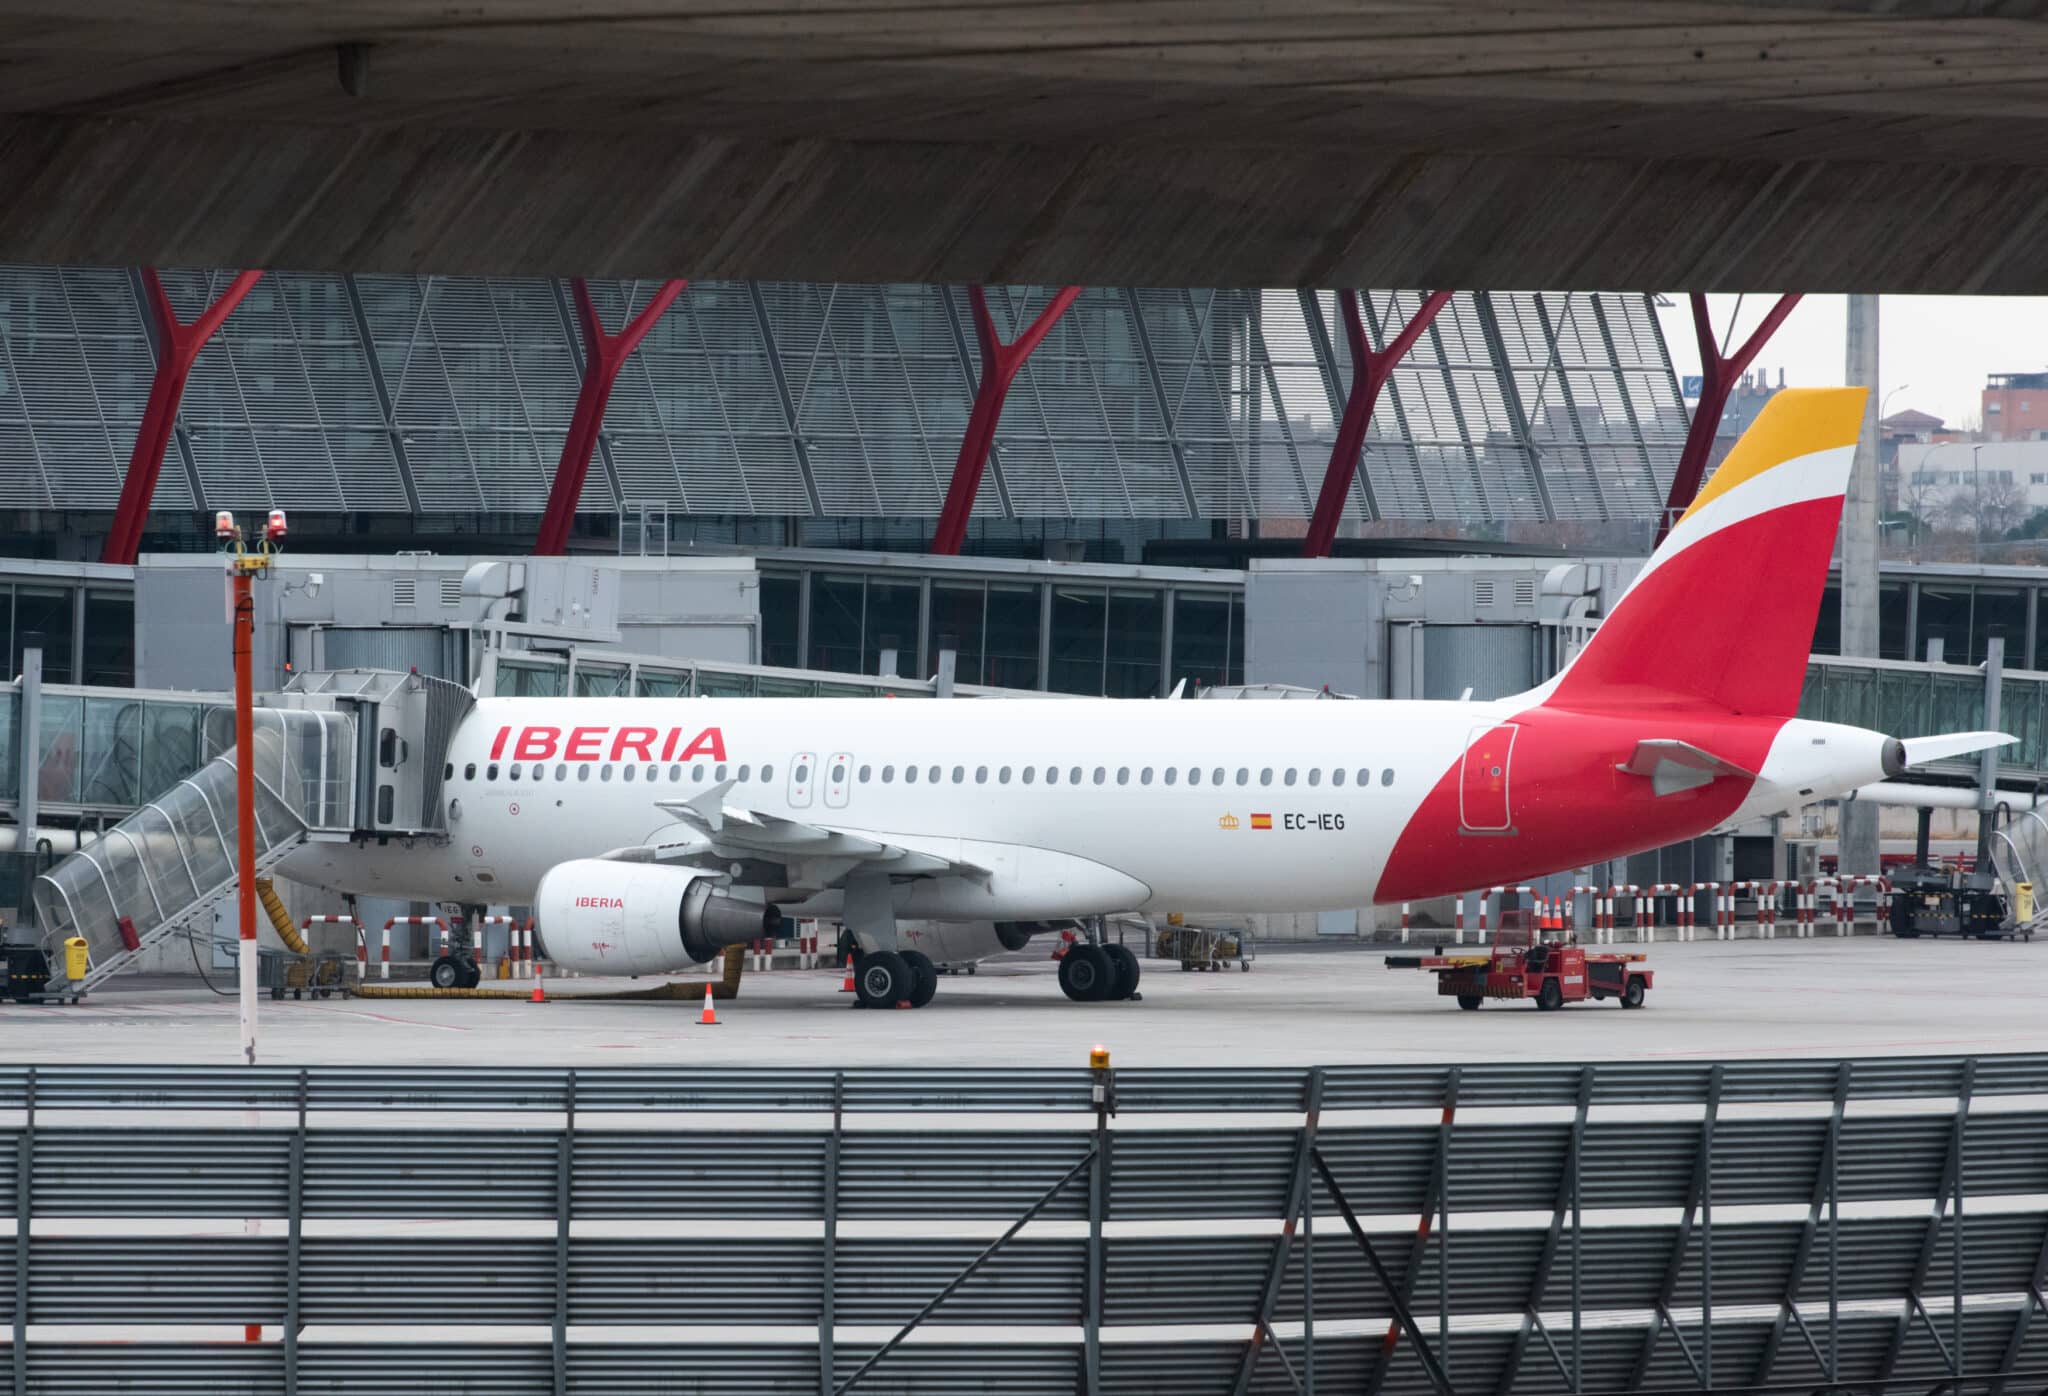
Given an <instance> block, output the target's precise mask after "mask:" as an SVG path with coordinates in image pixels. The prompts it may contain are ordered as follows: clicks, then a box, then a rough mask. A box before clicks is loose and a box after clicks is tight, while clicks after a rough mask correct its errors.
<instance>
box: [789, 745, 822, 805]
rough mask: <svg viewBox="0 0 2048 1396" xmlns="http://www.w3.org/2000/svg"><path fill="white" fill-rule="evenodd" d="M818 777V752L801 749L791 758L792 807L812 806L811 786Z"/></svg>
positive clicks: (790, 802) (790, 792)
mask: <svg viewBox="0 0 2048 1396" xmlns="http://www.w3.org/2000/svg"><path fill="white" fill-rule="evenodd" d="M817 778H818V753H817V752H815V751H800V752H798V753H797V754H796V755H794V756H792V757H790V758H789V806H790V808H791V809H809V808H810V807H811V786H812V785H813V784H814V783H815V782H816V780H817Z"/></svg>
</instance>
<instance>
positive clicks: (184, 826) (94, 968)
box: [34, 669, 475, 993]
mask: <svg viewBox="0 0 2048 1396" xmlns="http://www.w3.org/2000/svg"><path fill="white" fill-rule="evenodd" d="M259 702H260V703H261V704H262V706H259V707H258V708H257V710H256V712H255V714H254V719H255V721H254V732H253V746H254V752H253V755H254V761H255V769H254V771H253V772H252V775H253V777H254V784H255V800H256V810H255V816H256V817H255V827H256V872H257V874H258V876H261V875H262V874H264V873H265V872H267V871H269V870H270V869H271V868H274V867H275V866H276V865H277V864H278V863H280V862H282V861H283V860H284V859H285V857H286V856H287V855H289V854H290V853H291V852H292V850H294V849H296V848H298V847H300V846H301V845H303V844H305V843H308V842H321V841H326V842H349V841H352V840H357V839H366V838H377V837H389V836H392V835H403V836H409V837H446V833H445V829H444V827H443V815H442V810H443V808H444V806H443V802H442V799H441V780H442V769H443V766H444V763H445V762H446V759H447V752H448V747H449V742H450V739H451V738H452V736H453V734H454V732H455V729H456V727H457V726H458V725H459V724H460V722H461V721H462V718H463V716H464V715H465V714H466V713H467V712H468V711H469V709H470V708H471V707H472V706H473V705H474V702H475V699H474V697H473V695H472V694H471V693H470V691H469V690H468V689H466V688H464V687H462V686H461V685H459V684H452V683H447V682H444V681H443V680H440V679H433V678H428V677H426V676H424V675H420V674H399V673H390V672H387V671H382V670H362V669H358V670H346V671H339V672H333V673H314V674H307V675H302V676H301V677H300V678H299V679H297V680H294V682H293V685H292V687H291V688H289V689H287V690H286V691H285V692H283V693H280V694H275V695H268V696H266V697H265V698H263V699H261V700H259ZM203 754H204V755H205V756H206V757H207V758H208V760H207V761H206V764H205V765H203V766H202V767H200V769H199V770H197V771H195V772H194V773H193V774H192V775H190V776H188V777H187V778H185V779H184V780H181V781H179V782H178V783H177V784H176V785H175V786H173V787H171V789H169V790H167V791H165V792H164V793H163V794H161V795H159V796H157V797H156V798H155V799H153V800H151V801H149V802H148V803H146V804H144V805H142V806H141V807H140V808H139V809H137V810H136V811H135V813H133V814H131V815H130V816H129V817H128V818H126V819H124V820H122V821H121V822H120V823H119V824H117V825H115V826H114V827H113V828H111V829H109V830H108V831H107V832H106V834H105V835H104V836H103V837H101V838H100V839H97V840H95V841H94V842H93V843H91V844H89V845H87V846H86V847H84V848H81V849H80V850H79V851H78V852H77V853H75V854H73V855H72V856H71V857H69V858H66V859H65V860H64V861H63V862H62V863H59V864H58V865H57V866H56V867H54V868H52V869H51V870H50V871H49V872H48V873H46V874H44V875H43V876H41V877H39V878H37V879H36V884H35V894H34V895H35V905H36V919H37V924H38V927H39V929H40V932H41V934H42V938H43V950H44V953H45V954H46V955H47V957H48V959H49V962H50V965H51V967H52V971H53V974H59V973H61V970H62V966H63V964H64V956H63V954H62V953H61V952H62V948H63V942H64V941H65V940H66V939H67V938H68V937H71V936H80V937H82V938H83V939H84V940H85V942H86V946H87V950H88V954H89V965H90V968H89V970H88V972H87V973H86V975H85V977H84V978H83V979H81V980H79V981H77V982H76V983H69V982H64V983H60V982H59V981H58V980H57V979H55V978H53V980H52V983H51V988H52V990H53V991H56V992H66V993H69V992H78V991H83V990H86V989H90V988H91V987H92V986H93V985H95V984H97V983H99V982H100V981H101V980H103V979H105V978H106V977H107V976H109V975H112V974H115V973H118V972H119V971H120V970H122V969H124V968H126V967H127V966H129V965H131V964H132V963H133V962H134V960H135V957H136V956H137V955H138V954H140V953H141V952H142V951H143V950H145V949H147V948H148V947H150V946H151V945H154V944H156V943H158V942H160V941H162V940H164V939H165V938H167V937H169V936H172V935H175V934H179V933H184V934H188V935H189V934H192V933H193V932H194V930H195V928H196V927H197V926H198V925H199V924H201V923H202V920H205V921H210V919H211V912H212V908H213V906H214V904H215V903H216V902H218V901H219V900H220V899H221V898H222V897H225V896H227V895H228V894H229V893H230V892H232V891H233V890H234V888H235V880H236V859H235V853H236V849H235V827H236V802H235V733H234V713H233V711H232V710H231V709H224V708H223V709H215V710H212V711H209V712H208V713H207V716H206V724H205V732H204V745H203Z"/></svg>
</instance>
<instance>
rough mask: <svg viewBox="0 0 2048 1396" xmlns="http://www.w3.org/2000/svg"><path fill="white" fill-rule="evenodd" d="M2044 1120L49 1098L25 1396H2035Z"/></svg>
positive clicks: (12, 1078) (392, 1072)
mask: <svg viewBox="0 0 2048 1396" xmlns="http://www.w3.org/2000/svg"><path fill="white" fill-rule="evenodd" d="M1098 1090H1099V1091H1100V1095H1099V1096H1098V1095H1097V1092H1098ZM2044 1098H2048V1056H1985V1057H1976V1058H1966V1059H1965V1058H1878V1059H1869V1060H1860V1061H1825V1060H1815V1061H1774V1062H1731V1063H1726V1064H1711V1063H1690V1062H1686V1063H1653V1064H1647V1063H1636V1062H1618V1063H1602V1064H1584V1065H1577V1064H1570V1063H1532V1064H1514V1065H1468V1066H1462V1067H1458V1066H1452V1067H1416V1066H1398V1065H1396V1066H1333V1067H1323V1068H1315V1069H1306V1070H1296V1069H1270V1070H1268V1069H1247V1070H1221V1071H1208V1070H1136V1071H1123V1072H1120V1073H1117V1074H1115V1075H1114V1076H1110V1075H1107V1074H1103V1075H1097V1074H1094V1073H1091V1072H1089V1071H1087V1070H1079V1071H1050V1070H1047V1071H1036V1072H1034V1071H1028V1070H1025V1071H1018V1072H1014V1073H1009V1074H1004V1075H993V1074H990V1073H988V1072H976V1071H957V1072H951V1071H916V1070H902V1071H897V1070H876V1069H868V1070H859V1071H851V1070H850V1071H843V1072H833V1071H829V1070H772V1069H767V1070H733V1069H729V1068H716V1069H692V1068H680V1067H679V1068H672V1069H648V1070H631V1069H626V1070H584V1069H574V1070H571V1069H519V1068H507V1069H487V1070H485V1069H470V1068H465V1069H460V1070H452V1069H446V1068H440V1069H422V1068H387V1067H361V1068H334V1067H314V1068H307V1069H294V1068H259V1069H253V1070H238V1069H232V1068H200V1067H106V1068H99V1067H83V1066H49V1067H14V1068H7V1069H4V1070H0V1110H4V1111H6V1112H9V1113H8V1115H7V1116H5V1117H4V1118H5V1119H6V1120H7V1133H8V1134H9V1135H10V1136H11V1140H10V1141H9V1142H11V1144H12V1148H11V1149H6V1150H4V1151H0V1158H4V1160H5V1163H4V1164H0V1186H8V1187H12V1189H13V1190H14V1193H15V1196H16V1199H17V1217H16V1230H15V1242H14V1246H13V1248H12V1251H11V1253H10V1254H9V1257H8V1260H7V1262H6V1266H5V1270H6V1273H5V1275H4V1278H0V1296H7V1297H8V1299H9V1302H10V1309H11V1312H10V1314H9V1318H10V1320H11V1322H12V1324H13V1326H14V1339H13V1346H12V1351H11V1354H10V1355H11V1359H12V1363H13V1382H14V1390H15V1391H17V1392H53V1393H54V1392H88V1391H90V1392H99V1391H114V1390H150V1391H235V1392H264V1393H268V1392H279V1393H295V1392H326V1391H336V1390H341V1389H344V1388H346V1389H347V1390H350V1391H393V1392H397V1391H406V1392H416V1391H433V1392H441V1393H456V1392H461V1393H485V1392H489V1393H504V1394H506V1396H511V1394H513V1393H519V1394H521V1396H523V1394H524V1393H535V1394H536V1396H538V1393H562V1392H600V1391H601V1392H622V1393H647V1394H648V1396H653V1393H679V1392H700V1391H702V1392H712V1391H716V1392H833V1393H844V1392H859V1393H879V1392H901V1393H908V1392H918V1393H932V1392H954V1391H961V1392H966V1391H972V1392H1005V1393H1008V1392H1072V1391H1083V1392H1103V1393H1135V1392H1146V1393H1162V1396H1164V1394H1165V1393H1173V1396H1195V1394H1196V1393H1206V1392H1217V1393H1224V1392H1233V1393H1234V1392H1245V1391H1256V1392H1285V1391H1301V1392H1313V1391H1315V1390H1317V1389H1321V1390H1323V1391H1326V1392H1328V1391H1336V1390H1339V1389H1343V1390H1347V1391H1352V1390H1364V1391H1368V1392H1388V1393H1409V1392H1415V1393H1421V1392H1500V1393H1505V1392H1509V1391H1525V1390H1526V1391H1544V1392H1551V1391H1559V1392H1562V1391H1570V1392H1582V1391H1583V1392H1619V1391H1638V1390H1661V1389H1671V1390H1715V1391H1732V1390H1741V1389H1751V1388H1761V1387H1772V1386H1778V1387H1787V1388H1796V1389H1798V1390H1802V1391H1814V1390H1835V1389H1852V1388H1853V1389H1856V1390H1877V1389H1888V1388H1893V1387H1911V1388H1912V1389H1917V1390H1923V1391H1925V1390H1950V1391H1964V1390H1968V1391H1986V1392H1989V1391H1993V1390H2000V1389H2011V1390H2014V1391H2018V1390H2022V1389H2025V1390H2040V1389H2041V1388H2042V1387H2043V1386H2044V1384H2048V1377H2044V1375H2043V1374H2042V1372H2041V1371H2039V1370H2037V1369H2044V1368H2048V1352H2043V1351H2042V1349H2043V1347H2044V1345H2048V1325H2044V1324H2037V1323H2036V1322H2035V1315H2036V1312H2037V1310H2038V1311H2048V1303H2044V1300H2043V1297H2042V1285H2043V1279H2044V1270H2048V1196H2044V1195H2048V1107H2044V1103H2043V1101H2044ZM1966 1200H1967V1203H1968V1207H1967V1210H1966V1208H1965V1202H1966ZM251 1217H254V1218H258V1219H261V1226H260V1228H259V1229H258V1230H257V1231H256V1232H255V1233H254V1234H242V1233H241V1232H237V1231H236V1230H234V1229H232V1227H231V1226H224V1225H223V1222H226V1221H231V1220H241V1219H246V1218H251ZM9 1280H11V1282H12V1283H7V1282H6V1281H9ZM245 1324H261V1325H263V1326H264V1328H263V1331H262V1334H261V1337H262V1339H263V1340H261V1341H257V1342H233V1341H223V1339H224V1338H226V1337H229V1336H233V1335H239V1334H240V1332H241V1329H240V1327H239V1325H245ZM78 1325H88V1326H87V1327H79V1326H78ZM140 1325H149V1327H147V1328H146V1329H144V1328H138V1327H137V1326H140ZM280 1334H281V1337H279V1336H277V1335H280ZM117 1339H118V1340H121V1341H115V1340H117ZM130 1339H133V1341H130ZM123 1383H127V1385H123Z"/></svg>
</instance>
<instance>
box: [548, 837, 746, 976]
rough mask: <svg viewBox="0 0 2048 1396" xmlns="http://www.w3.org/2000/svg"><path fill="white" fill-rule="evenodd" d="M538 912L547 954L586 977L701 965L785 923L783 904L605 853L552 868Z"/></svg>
mask: <svg viewBox="0 0 2048 1396" xmlns="http://www.w3.org/2000/svg"><path fill="white" fill-rule="evenodd" d="M533 911H534V918H535V921H536V922H537V924H538V927H539V930H540V934H541V937H542V941H543V948H544V950H545V953H546V955H547V958H548V959H550V960H553V961H554V962H555V963H556V964H558V965H561V966H562V967H563V968H565V969H573V970H577V971H580V972H581V973H584V974H661V973H665V972H666V971H669V970H674V969H680V968H682V967H683V966H684V965H689V964H702V963H703V962H704V961H706V960H709V959H712V958H713V957H715V956H716V955H717V954H718V952H719V951H721V950H723V949H725V947H726V946H728V945H739V944H743V943H745V942H747V941H752V940H760V939H762V938H764V937H768V936H773V935H774V934H775V933H776V931H777V929H778V928H779V927H780V926H781V925H782V912H781V911H780V910H779V909H778V908H776V907H773V906H767V905H764V904H762V903H760V902H749V901H743V900H741V899H740V898H738V897H734V896H730V895H728V894H727V893H724V892H721V891H720V890H718V884H717V883H716V882H715V881H713V880H712V879H711V878H709V877H707V876H705V875H704V874H703V873H700V872H693V871H691V870H690V869H688V868H678V867H674V866H668V865H664V864H661V863H623V862H613V861H612V860H610V859H606V858H576V859H572V860H570V861H569V862H566V863H557V864H556V865H555V866H554V867H552V868H550V869H548V871H547V875H546V876H545V877H543V878H541V880H540V889H539V891H537V892H536V893H535V894H534V899H533Z"/></svg>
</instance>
